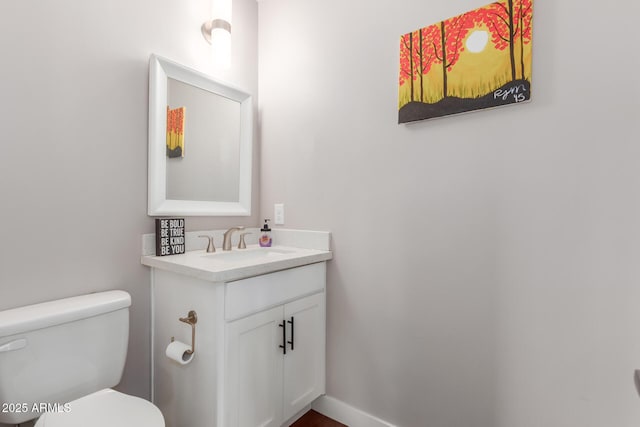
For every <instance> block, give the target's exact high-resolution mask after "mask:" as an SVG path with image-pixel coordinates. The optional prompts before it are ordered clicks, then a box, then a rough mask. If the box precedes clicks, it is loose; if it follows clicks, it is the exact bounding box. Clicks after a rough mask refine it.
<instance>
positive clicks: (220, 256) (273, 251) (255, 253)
mask: <svg viewBox="0 0 640 427" xmlns="http://www.w3.org/2000/svg"><path fill="white" fill-rule="evenodd" d="M294 252H295V250H293V249H284V248H262V247H253V248H247V249H233V250H231V251H225V252H222V251H220V250H218V252H215V253H212V254H211V253H209V254H205V255H203V257H204V258H208V259H210V260H212V261H224V262H233V263H235V262H248V261H251V262H256V261H261V260H263V261H268V260H269V259H271V258H274V259H275V258H277V257H282V256H283V255H289V254H292V253H294Z"/></svg>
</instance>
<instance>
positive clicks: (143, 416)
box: [35, 389, 164, 427]
mask: <svg viewBox="0 0 640 427" xmlns="http://www.w3.org/2000/svg"><path fill="white" fill-rule="evenodd" d="M65 410H66V412H64V411H62V412H47V413H44V414H42V416H41V417H40V418H39V419H38V421H37V422H36V424H35V427H86V426H91V427H114V426H118V427H164V418H163V417H162V413H161V412H160V409H158V408H157V407H156V406H155V405H154V404H153V403H151V402H149V401H147V400H144V399H141V398H139V397H134V396H129V395H128V394H124V393H120V392H118V391H115V390H111V389H104V390H100V391H97V392H95V393H92V394H89V395H87V396H84V397H81V398H80V399H76V400H74V401H72V402H70V403H69V404H68V406H67V407H66V408H65Z"/></svg>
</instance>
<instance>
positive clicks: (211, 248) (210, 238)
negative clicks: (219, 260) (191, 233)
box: [198, 235, 216, 252]
mask: <svg viewBox="0 0 640 427" xmlns="http://www.w3.org/2000/svg"><path fill="white" fill-rule="evenodd" d="M198 237H204V238H205V239H209V244H208V245H207V252H215V251H216V247H215V246H214V244H213V236H204V235H200V236H198Z"/></svg>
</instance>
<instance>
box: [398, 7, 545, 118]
mask: <svg viewBox="0 0 640 427" xmlns="http://www.w3.org/2000/svg"><path fill="white" fill-rule="evenodd" d="M532 16H533V0H500V1H496V2H494V3H491V4H489V5H486V6H483V7H480V8H478V9H475V10H472V11H469V12H466V13H463V14H462V15H458V16H454V17H453V18H449V19H445V20H443V21H440V22H437V23H435V24H433V25H429V26H428V27H424V28H420V29H419V30H416V31H413V32H411V33H407V34H405V35H403V36H402V37H401V38H400V79H399V80H400V81H399V89H398V108H399V111H398V123H407V122H412V121H415V120H424V119H431V118H434V117H441V116H446V115H449V114H457V113H462V112H466V111H473V110H480V109H484V108H491V107H497V106H500V105H507V104H516V103H520V102H524V101H528V100H529V99H530V97H531V51H532V37H531V24H532Z"/></svg>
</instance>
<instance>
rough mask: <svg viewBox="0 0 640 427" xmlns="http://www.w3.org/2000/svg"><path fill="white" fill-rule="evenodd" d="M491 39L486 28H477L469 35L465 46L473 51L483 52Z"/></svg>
mask: <svg viewBox="0 0 640 427" xmlns="http://www.w3.org/2000/svg"><path fill="white" fill-rule="evenodd" d="M488 41H489V33H488V32H486V31H484V30H476V31H474V32H473V33H471V35H470V36H469V37H467V42H466V43H465V46H466V47H467V50H468V51H469V52H472V53H479V52H482V51H483V50H484V48H485V46H486V45H487V42H488Z"/></svg>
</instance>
